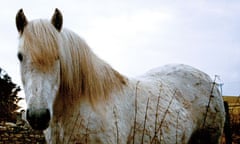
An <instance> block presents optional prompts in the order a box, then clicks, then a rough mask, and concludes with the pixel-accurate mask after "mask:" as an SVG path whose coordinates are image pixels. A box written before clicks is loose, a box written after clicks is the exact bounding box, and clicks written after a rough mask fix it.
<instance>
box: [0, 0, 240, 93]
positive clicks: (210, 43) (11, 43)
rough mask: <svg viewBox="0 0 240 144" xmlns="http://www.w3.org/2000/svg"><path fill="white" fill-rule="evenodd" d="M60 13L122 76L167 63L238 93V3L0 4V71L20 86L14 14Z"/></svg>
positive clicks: (97, 0) (56, 0) (28, 0)
mask: <svg viewBox="0 0 240 144" xmlns="http://www.w3.org/2000/svg"><path fill="white" fill-rule="evenodd" d="M56 7H57V8H59V9H60V10H61V11H62V13H63V19H64V22H63V23H64V24H63V26H64V27H65V28H68V29H71V30H73V31H74V32H76V33H78V34H79V35H80V36H81V37H82V38H83V39H85V40H86V41H87V43H88V44H89V46H90V47H91V48H92V49H93V51H94V52H95V53H96V54H97V55H98V56H100V57H101V58H102V59H104V60H105V61H107V62H108V63H109V64H111V65H112V66H113V67H114V68H115V69H116V70H117V71H119V72H120V73H122V74H124V75H126V76H130V77H134V76H138V75H141V74H143V73H145V72H146V71H148V70H150V69H151V68H155V67H159V66H163V65H165V64H169V63H184V64H188V65H191V66H194V67H196V68H198V69H200V70H202V71H204V72H206V73H207V74H209V75H210V76H211V77H212V78H214V75H219V76H220V80H218V82H221V83H224V85H223V94H224V95H239V94H240V73H239V72H240V1H239V0H231V1H229V0H226V1H223V0H211V1H207V0H194V1H191V0H181V1H179V0H178V1H177V0H175V1H174V0H121V1H120V0H84V1H83V0H64V1H63V0H51V1H49V0H41V1H33V0H21V1H19V0H15V1H13V0H8V1H5V2H1V5H0V43H1V52H0V67H1V68H3V69H4V70H5V71H7V73H8V74H9V75H10V76H11V77H12V79H13V81H14V82H15V83H17V84H19V85H21V81H20V74H19V62H18V60H17V57H16V54H17V45H18V33H17V30H16V27H15V15H16V13H17V11H18V10H19V9H20V8H23V10H24V13H25V15H26V16H27V18H28V19H29V20H32V19H38V18H44V19H50V18H51V16H52V14H53V12H54V9H55V8H56Z"/></svg>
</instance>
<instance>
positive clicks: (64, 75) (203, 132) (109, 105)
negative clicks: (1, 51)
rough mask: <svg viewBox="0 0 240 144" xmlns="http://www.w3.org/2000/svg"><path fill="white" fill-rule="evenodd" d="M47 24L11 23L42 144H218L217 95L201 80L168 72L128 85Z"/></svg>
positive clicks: (194, 73)
mask: <svg viewBox="0 0 240 144" xmlns="http://www.w3.org/2000/svg"><path fill="white" fill-rule="evenodd" d="M62 22H63V18H62V14H61V13H60V11H59V10H58V9H56V10H55V13H54V15H53V17H52V19H51V21H48V20H42V19H40V20H34V21H28V20H27V18H26V17H25V15H24V13H23V10H22V9H21V10H19V12H18V13H17V15H16V26H17V30H18V32H19V35H20V37H19V51H18V58H19V60H20V65H21V66H20V67H21V76H22V82H23V85H24V91H25V95H26V103H27V112H26V117H27V120H28V122H29V123H30V125H31V127H32V128H33V129H37V130H44V133H45V137H46V141H47V142H48V143H54V144H59V143H64V144H66V143H78V144H82V143H86V144H93V143H98V144H101V143H102V144H126V143H127V144H140V143H163V144H175V143H176V144H186V143H194V144H196V143H209V144H210V143H214V144H216V143H219V139H220V136H221V134H222V131H223V125H224V119H225V118H224V115H225V112H224V106H223V100H222V97H221V95H220V94H219V91H218V89H217V88H216V84H215V82H213V81H212V80H211V79H210V78H209V76H208V75H206V74H205V73H203V72H201V71H199V70H197V69H195V68H192V67H190V66H186V65H167V66H164V67H162V68H158V69H154V70H151V71H150V72H148V73H147V74H145V75H143V76H141V77H137V78H127V77H125V76H123V75H121V74H120V73H118V72H117V71H115V70H114V69H113V68H112V67H111V66H110V65H108V64H107V63H105V62H104V61H103V60H101V59H100V58H98V57H97V56H96V55H95V54H94V53H93V52H92V51H91V49H90V48H89V47H88V45H87V44H86V43H85V42H84V41H83V40H82V39H81V38H80V37H79V36H78V35H77V34H75V33H74V32H72V31H70V30H67V29H63V28H62Z"/></svg>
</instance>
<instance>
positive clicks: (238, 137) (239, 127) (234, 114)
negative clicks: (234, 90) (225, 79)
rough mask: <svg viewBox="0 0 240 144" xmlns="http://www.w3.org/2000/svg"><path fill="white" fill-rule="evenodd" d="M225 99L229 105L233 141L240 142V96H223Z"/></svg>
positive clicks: (234, 143)
mask: <svg viewBox="0 0 240 144" xmlns="http://www.w3.org/2000/svg"><path fill="white" fill-rule="evenodd" d="M223 100H224V101H226V102H227V103H228V105H229V116H230V130H231V134H230V135H231V136H232V141H233V142H232V143H233V144H239V143H240V96H238V97H236V96H223Z"/></svg>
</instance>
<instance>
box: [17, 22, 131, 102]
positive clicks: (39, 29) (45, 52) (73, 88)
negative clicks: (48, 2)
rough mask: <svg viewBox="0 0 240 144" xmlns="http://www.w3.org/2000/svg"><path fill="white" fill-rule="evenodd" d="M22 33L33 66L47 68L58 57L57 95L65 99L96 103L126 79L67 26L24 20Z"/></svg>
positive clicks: (49, 67) (49, 69) (119, 86)
mask: <svg viewBox="0 0 240 144" xmlns="http://www.w3.org/2000/svg"><path fill="white" fill-rule="evenodd" d="M22 36H23V37H24V48H25V49H26V50H25V51H26V52H29V53H30V56H31V58H32V61H33V64H34V65H35V66H36V68H39V69H40V70H43V71H49V72H50V71H51V68H52V67H51V66H53V64H54V63H55V61H56V60H57V59H59V61H60V67H61V68H60V69H61V71H60V77H61V78H60V80H61V82H60V90H59V95H60V96H63V97H68V98H69V100H76V98H79V97H85V98H87V99H89V101H90V102H91V104H96V103H98V102H99V101H103V100H106V99H108V98H109V97H110V94H111V92H112V91H113V90H121V89H122V87H123V86H124V85H125V84H126V82H127V79H126V78H125V77H124V76H122V75H121V74H119V73H118V72H117V71H115V70H114V69H113V68H112V67H111V66H110V65H108V64H107V63H105V62H104V61H103V60H101V59H99V58H98V57H97V56H96V55H95V54H94V53H93V52H92V51H91V49H90V48H89V46H88V45H87V44H86V43H85V41H83V40H82V39H81V38H80V37H79V36H78V35H77V34H75V33H74V32H72V31H70V30H67V29H63V30H62V31H61V32H58V31H57V30H56V29H55V27H54V26H53V25H52V24H51V23H50V22H49V21H47V20H35V21H32V22H29V23H28V25H27V26H26V28H25V29H24V32H23V35H22ZM64 100H66V101H67V98H66V99H65V98H64Z"/></svg>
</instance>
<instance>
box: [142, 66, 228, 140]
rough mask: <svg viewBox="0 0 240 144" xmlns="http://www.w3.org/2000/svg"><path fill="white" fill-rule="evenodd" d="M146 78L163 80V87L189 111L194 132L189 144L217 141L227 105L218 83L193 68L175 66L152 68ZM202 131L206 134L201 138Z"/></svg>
mask: <svg viewBox="0 0 240 144" xmlns="http://www.w3.org/2000/svg"><path fill="white" fill-rule="evenodd" d="M145 77H147V78H148V79H152V80H154V81H158V80H160V81H161V82H162V83H163V87H164V84H166V85H165V86H167V87H169V86H170V87H171V88H172V89H173V91H175V92H176V94H175V98H176V99H177V101H179V102H180V103H182V105H183V107H184V108H185V109H187V110H188V111H190V113H191V115H192V118H193V123H194V125H195V130H193V131H194V133H193V134H192V138H191V140H190V142H189V143H191V142H192V141H193V142H192V143H197V142H196V139H206V138H207V137H210V138H211V139H213V142H212V143H216V142H217V141H218V137H219V135H221V132H222V129H223V125H224V118H225V116H224V115H225V113H224V106H223V100H222V97H221V95H220V93H219V90H218V89H217V86H216V83H215V82H213V81H212V80H211V78H210V77H209V76H208V75H207V74H205V73H204V72H202V71H200V70H197V69H195V68H193V67H191V66H187V65H182V64H181V65H178V64H173V65H166V66H164V67H160V68H157V69H153V70H151V71H149V72H148V73H147V74H146V75H145ZM202 132H203V133H206V134H203V135H202V134H201V135H199V133H202ZM206 135H207V136H206ZM208 142H210V141H208ZM201 143H204V142H201ZM210 143H211V142H210Z"/></svg>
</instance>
